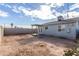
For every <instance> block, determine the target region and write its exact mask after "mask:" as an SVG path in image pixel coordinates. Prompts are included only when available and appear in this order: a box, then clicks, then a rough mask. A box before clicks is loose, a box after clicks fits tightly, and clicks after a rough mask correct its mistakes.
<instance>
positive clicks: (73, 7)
mask: <svg viewBox="0 0 79 59" xmlns="http://www.w3.org/2000/svg"><path fill="white" fill-rule="evenodd" d="M76 8H79V3H76V4H73V5H72V6H71V7H70V10H74V9H76Z"/></svg>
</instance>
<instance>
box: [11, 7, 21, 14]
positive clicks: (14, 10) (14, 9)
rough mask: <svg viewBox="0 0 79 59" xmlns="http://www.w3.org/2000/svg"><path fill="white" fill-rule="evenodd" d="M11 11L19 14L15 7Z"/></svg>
mask: <svg viewBox="0 0 79 59" xmlns="http://www.w3.org/2000/svg"><path fill="white" fill-rule="evenodd" d="M12 11H13V12H15V13H20V11H19V10H18V8H17V7H16V6H13V9H12Z"/></svg>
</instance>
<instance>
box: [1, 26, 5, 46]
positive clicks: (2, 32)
mask: <svg viewBox="0 0 79 59" xmlns="http://www.w3.org/2000/svg"><path fill="white" fill-rule="evenodd" d="M3 35H4V28H3V27H2V26H0V45H2V43H3Z"/></svg>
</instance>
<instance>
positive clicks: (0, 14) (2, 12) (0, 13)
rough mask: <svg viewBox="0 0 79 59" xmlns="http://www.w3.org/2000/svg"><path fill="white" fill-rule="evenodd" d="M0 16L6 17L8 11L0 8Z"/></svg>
mask: <svg viewBox="0 0 79 59" xmlns="http://www.w3.org/2000/svg"><path fill="white" fill-rule="evenodd" d="M0 16H1V17H8V13H7V12H4V11H2V10H0Z"/></svg>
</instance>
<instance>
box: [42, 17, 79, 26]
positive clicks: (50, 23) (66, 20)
mask: <svg viewBox="0 0 79 59" xmlns="http://www.w3.org/2000/svg"><path fill="white" fill-rule="evenodd" d="M76 21H79V17H75V18H70V19H65V20H61V21H53V22H48V23H44V24H42V25H57V24H69V23H75V22H76Z"/></svg>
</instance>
